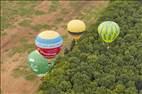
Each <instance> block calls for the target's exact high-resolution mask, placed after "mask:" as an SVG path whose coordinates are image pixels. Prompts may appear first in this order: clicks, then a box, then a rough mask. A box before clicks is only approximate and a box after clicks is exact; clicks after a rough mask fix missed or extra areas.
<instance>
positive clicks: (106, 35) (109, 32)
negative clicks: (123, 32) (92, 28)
mask: <svg viewBox="0 0 142 94" xmlns="http://www.w3.org/2000/svg"><path fill="white" fill-rule="evenodd" d="M98 33H99V35H100V37H101V38H102V39H103V41H104V42H106V43H111V42H112V41H114V40H115V39H116V38H117V36H118V35H119V33H120V28H119V26H118V24H117V23H115V22H113V21H105V22H103V23H101V24H100V25H99V27H98Z"/></svg>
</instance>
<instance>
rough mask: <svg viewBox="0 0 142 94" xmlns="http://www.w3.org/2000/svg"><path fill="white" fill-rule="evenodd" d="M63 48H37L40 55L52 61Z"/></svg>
mask: <svg viewBox="0 0 142 94" xmlns="http://www.w3.org/2000/svg"><path fill="white" fill-rule="evenodd" d="M61 47H62V46H60V47H57V48H50V49H49V48H40V47H37V50H38V51H39V53H40V54H41V55H43V56H44V57H46V58H48V59H51V58H54V57H55V56H56V55H57V54H58V53H59V52H60V50H61Z"/></svg>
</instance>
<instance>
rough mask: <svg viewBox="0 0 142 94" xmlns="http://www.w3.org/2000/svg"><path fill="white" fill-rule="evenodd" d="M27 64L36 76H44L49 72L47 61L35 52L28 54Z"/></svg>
mask: <svg viewBox="0 0 142 94" xmlns="http://www.w3.org/2000/svg"><path fill="white" fill-rule="evenodd" d="M28 64H29V66H30V67H31V69H32V70H33V71H34V72H35V73H36V74H37V75H38V76H44V75H46V73H47V72H48V70H49V65H48V60H47V59H46V58H44V57H43V56H42V55H41V54H40V53H39V52H38V51H37V50H35V51H33V52H31V53H30V54H29V56H28Z"/></svg>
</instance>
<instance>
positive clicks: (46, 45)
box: [35, 31, 63, 59]
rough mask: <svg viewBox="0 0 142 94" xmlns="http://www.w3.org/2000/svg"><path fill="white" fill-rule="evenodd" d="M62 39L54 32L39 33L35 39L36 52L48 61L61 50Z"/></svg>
mask: <svg viewBox="0 0 142 94" xmlns="http://www.w3.org/2000/svg"><path fill="white" fill-rule="evenodd" d="M62 43H63V38H62V37H61V36H60V35H59V33H57V32H55V31H44V32H41V33H40V34H39V35H38V36H37V37H36V39H35V44H36V47H37V50H38V51H39V52H40V54H42V55H43V56H44V57H46V58H48V59H52V58H54V57H55V56H56V55H57V54H58V53H59V52H60V50H61V47H62Z"/></svg>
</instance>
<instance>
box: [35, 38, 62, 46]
mask: <svg viewBox="0 0 142 94" xmlns="http://www.w3.org/2000/svg"><path fill="white" fill-rule="evenodd" d="M36 41H37V42H39V43H42V44H54V43H57V42H60V41H63V39H62V37H60V36H58V37H57V38H54V39H43V38H41V37H39V36H37V37H36Z"/></svg>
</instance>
